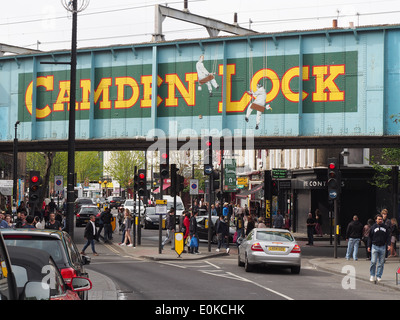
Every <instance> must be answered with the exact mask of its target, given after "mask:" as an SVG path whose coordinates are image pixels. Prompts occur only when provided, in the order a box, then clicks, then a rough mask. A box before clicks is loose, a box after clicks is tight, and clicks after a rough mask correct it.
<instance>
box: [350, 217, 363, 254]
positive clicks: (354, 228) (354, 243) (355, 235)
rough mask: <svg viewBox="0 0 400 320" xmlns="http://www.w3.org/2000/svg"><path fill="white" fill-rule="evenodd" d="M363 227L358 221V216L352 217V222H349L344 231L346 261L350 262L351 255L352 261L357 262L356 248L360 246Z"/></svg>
mask: <svg viewBox="0 0 400 320" xmlns="http://www.w3.org/2000/svg"><path fill="white" fill-rule="evenodd" d="M363 228H364V227H363V225H362V224H361V222H360V221H358V216H356V215H354V216H353V221H351V222H350V223H349V224H348V226H347V230H346V239H347V241H348V242H347V252H346V260H350V256H351V254H353V260H354V261H357V260H358V247H359V245H360V241H361V236H362V231H363Z"/></svg>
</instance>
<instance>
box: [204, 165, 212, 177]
mask: <svg viewBox="0 0 400 320" xmlns="http://www.w3.org/2000/svg"><path fill="white" fill-rule="evenodd" d="M212 172H213V166H212V165H210V164H205V165H204V174H206V175H211V174H212Z"/></svg>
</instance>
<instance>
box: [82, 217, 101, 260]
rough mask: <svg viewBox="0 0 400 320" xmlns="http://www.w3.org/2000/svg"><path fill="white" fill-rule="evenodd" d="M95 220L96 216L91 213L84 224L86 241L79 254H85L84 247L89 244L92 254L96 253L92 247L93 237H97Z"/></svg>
mask: <svg viewBox="0 0 400 320" xmlns="http://www.w3.org/2000/svg"><path fill="white" fill-rule="evenodd" d="M95 221H96V216H95V215H91V216H90V220H89V222H88V223H87V224H86V227H85V233H84V237H85V238H86V240H87V242H86V244H85V245H84V246H83V249H82V252H81V254H85V250H86V248H87V247H89V245H91V246H92V251H93V254H94V255H95V256H97V255H98V254H97V252H96V249H95V247H94V239H96V238H97V228H96V224H95Z"/></svg>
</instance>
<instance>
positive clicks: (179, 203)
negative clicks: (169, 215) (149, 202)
mask: <svg viewBox="0 0 400 320" xmlns="http://www.w3.org/2000/svg"><path fill="white" fill-rule="evenodd" d="M173 206H174V202H167V210H169V209H171V208H172V207H173ZM176 210H184V208H183V204H182V202H177V203H176Z"/></svg>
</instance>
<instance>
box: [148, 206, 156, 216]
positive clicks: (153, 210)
mask: <svg viewBox="0 0 400 320" xmlns="http://www.w3.org/2000/svg"><path fill="white" fill-rule="evenodd" d="M146 214H147V215H154V214H156V207H147V209H146Z"/></svg>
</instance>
